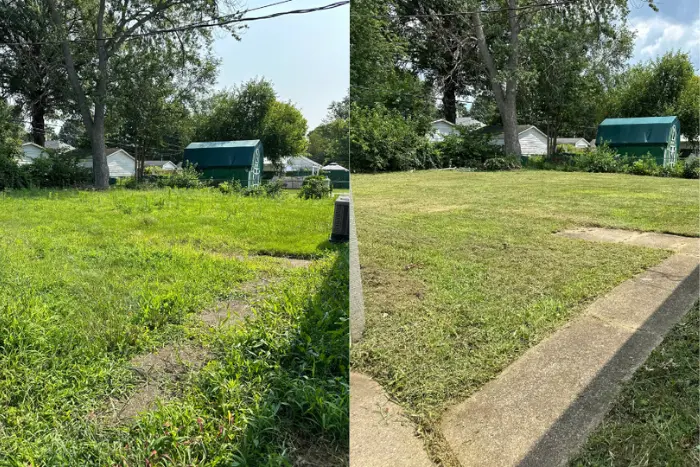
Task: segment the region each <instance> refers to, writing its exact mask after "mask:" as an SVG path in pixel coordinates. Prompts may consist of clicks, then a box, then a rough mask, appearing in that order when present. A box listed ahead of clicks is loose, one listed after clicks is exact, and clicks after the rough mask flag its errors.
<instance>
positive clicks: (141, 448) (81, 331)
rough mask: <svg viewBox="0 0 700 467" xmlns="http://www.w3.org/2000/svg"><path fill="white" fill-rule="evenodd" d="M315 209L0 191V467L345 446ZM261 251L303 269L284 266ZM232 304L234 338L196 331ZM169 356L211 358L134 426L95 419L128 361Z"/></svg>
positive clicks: (157, 195)
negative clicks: (166, 350) (307, 261)
mask: <svg viewBox="0 0 700 467" xmlns="http://www.w3.org/2000/svg"><path fill="white" fill-rule="evenodd" d="M332 208H333V206H332V200H328V201H327V202H320V203H313V204H312V205H309V204H308V203H304V202H303V201H301V200H298V199H296V197H292V196H283V197H281V198H276V199H269V198H245V197H222V196H221V195H220V194H219V193H218V192H216V191H215V190H213V189H209V190H180V189H170V190H149V191H127V190H113V191H110V192H104V193H100V192H81V191H75V190H64V191H63V190H62V191H54V192H47V191H42V190H34V191H18V192H10V193H5V195H4V196H3V197H2V198H0V225H1V226H2V227H1V228H2V234H3V235H2V236H1V237H0V258H2V261H3V268H1V269H0V375H2V377H0V407H2V408H3V410H0V432H1V433H2V436H0V453H2V456H0V457H2V459H3V462H5V461H7V462H8V463H9V464H12V465H20V464H21V465H26V464H29V463H31V464H33V465H67V466H71V465H75V466H79V465H136V464H139V465H142V464H144V463H150V464H151V465H159V464H161V465H173V464H174V465H188V464H197V465H235V464H236V463H239V464H240V465H265V464H285V463H290V462H293V460H294V458H295V456H297V455H299V450H300V449H303V448H304V446H307V445H308V444H309V443H310V444H311V445H313V446H317V447H319V449H324V450H325V451H324V452H326V453H327V455H328V456H331V457H332V456H334V455H336V454H337V453H342V452H345V451H347V449H346V447H345V446H346V444H347V436H346V435H347V433H346V432H347V381H348V377H347V367H348V363H347V342H348V339H347V309H348V305H347V301H348V298H347V294H348V288H347V250H346V249H344V248H339V247H336V246H330V245H328V243H327V241H326V239H327V236H328V232H329V231H330V226H331V221H332ZM263 251H264V252H268V253H271V254H275V255H279V256H285V255H289V256H304V257H315V258H317V259H316V261H315V262H314V265H313V266H312V267H310V268H308V269H306V268H299V269H293V268H290V267H285V266H284V265H283V263H282V262H281V260H280V259H278V258H274V257H265V256H258V255H257V254H258V252H263ZM263 278H264V279H265V280H266V281H267V282H266V283H267V285H266V286H265V287H264V288H262V289H260V290H259V291H258V292H256V293H253V294H252V295H251V292H250V290H251V289H250V286H249V285H248V284H254V283H262V282H261V281H262V280H263ZM343 284H345V285H344V286H343ZM243 297H250V299H251V300H252V302H251V303H252V308H253V314H254V319H251V320H249V321H248V322H247V323H246V325H245V326H235V327H222V328H209V327H208V326H206V325H204V324H202V322H201V320H199V318H198V315H199V313H201V312H202V311H204V310H206V309H210V308H212V307H214V306H215V305H216V304H217V303H219V302H221V301H226V300H231V299H236V300H241V299H243ZM173 343H188V345H194V346H199V347H203V348H205V349H206V355H210V356H211V357H210V359H208V360H207V362H206V365H205V366H204V368H203V369H202V370H200V371H198V372H193V373H191V374H187V375H186V377H183V378H181V379H178V380H176V381H174V382H173V383H172V384H173V387H167V388H164V391H165V393H167V394H168V395H169V398H168V399H167V400H164V401H163V402H162V403H160V404H158V405H156V406H154V407H152V408H151V409H149V410H148V411H146V412H145V413H144V414H142V415H140V416H138V417H137V418H135V419H133V420H129V421H128V422H125V423H123V424H116V423H114V422H113V421H111V420H110V419H108V417H106V415H105V414H107V413H109V412H110V410H112V408H111V407H112V404H113V402H114V401H118V400H126V399H128V398H129V397H130V396H132V395H133V394H134V393H135V392H137V391H138V388H139V385H141V384H143V383H142V377H141V375H139V374H138V372H136V371H134V370H133V369H132V366H133V365H132V364H131V361H132V360H133V359H134V358H136V357H137V356H140V355H145V354H148V353H152V352H156V351H157V350H158V349H160V348H163V347H164V346H169V345H171V344H173ZM343 349H344V351H343ZM110 401H112V402H110ZM344 417H345V418H344ZM341 460H342V456H341Z"/></svg>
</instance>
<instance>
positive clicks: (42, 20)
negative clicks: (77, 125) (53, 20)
mask: <svg viewBox="0 0 700 467" xmlns="http://www.w3.org/2000/svg"><path fill="white" fill-rule="evenodd" d="M49 18H50V14H49V11H48V6H47V3H46V1H45V0H0V88H4V90H5V92H6V94H8V95H11V96H12V97H13V98H14V99H15V101H16V102H18V103H19V104H20V105H21V107H22V108H23V109H24V112H25V113H26V114H27V115H28V116H29V120H28V123H30V125H31V129H30V135H31V139H32V141H33V142H34V143H36V144H39V145H41V146H43V145H44V142H45V140H46V133H47V131H49V130H48V129H47V127H46V119H47V118H49V117H52V116H56V114H58V113H60V111H61V110H62V109H63V108H64V106H65V100H66V93H65V90H66V88H67V86H68V82H67V76H66V73H65V68H64V67H63V64H62V60H61V47H60V45H59V44H57V43H56V42H54V41H55V39H56V37H54V36H53V35H52V28H51V27H50V26H51V25H50V19H49Z"/></svg>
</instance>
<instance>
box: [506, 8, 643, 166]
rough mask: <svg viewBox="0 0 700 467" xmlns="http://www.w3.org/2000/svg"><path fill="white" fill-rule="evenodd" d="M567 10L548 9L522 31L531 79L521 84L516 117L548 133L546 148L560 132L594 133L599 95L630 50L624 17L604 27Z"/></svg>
mask: <svg viewBox="0 0 700 467" xmlns="http://www.w3.org/2000/svg"><path fill="white" fill-rule="evenodd" d="M579 14H585V12H581V11H579V10H573V11H571V12H569V13H568V14H561V12H558V11H555V10H550V9H544V10H542V11H539V12H538V13H537V14H536V15H537V17H536V19H535V21H534V22H533V24H532V25H531V26H530V27H529V28H528V29H527V30H526V31H524V32H523V33H522V38H523V41H522V42H523V44H522V45H523V51H522V55H523V65H524V66H525V67H526V68H527V69H528V71H529V73H528V75H527V79H525V80H522V81H521V83H520V89H521V91H520V92H519V94H518V117H519V118H523V119H525V121H527V123H531V124H534V125H537V126H538V127H539V128H541V129H543V130H545V132H546V133H547V135H548V136H549V144H548V152H549V153H550V154H551V153H552V152H554V151H555V149H556V146H557V138H558V136H559V135H560V134H561V132H562V130H564V131H567V132H568V133H569V134H571V135H578V136H583V135H585V136H586V137H593V135H594V133H595V126H596V123H597V121H596V111H597V105H598V104H599V97H598V96H601V95H603V94H604V92H605V90H606V87H607V86H609V84H610V82H611V79H612V77H613V76H614V75H615V74H616V73H619V72H620V71H621V70H622V68H623V67H624V64H625V63H626V61H627V59H628V58H629V57H630V56H631V53H632V44H633V43H632V33H631V32H630V31H629V29H628V28H627V26H626V24H625V22H624V21H622V22H615V23H612V24H608V25H606V27H605V28H601V27H600V25H598V24H595V23H591V22H588V21H585V20H583V19H582V18H580V17H579Z"/></svg>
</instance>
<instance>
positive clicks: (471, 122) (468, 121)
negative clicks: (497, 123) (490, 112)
mask: <svg viewBox="0 0 700 467" xmlns="http://www.w3.org/2000/svg"><path fill="white" fill-rule="evenodd" d="M456 123H457V125H464V126H478V127H479V128H481V127H483V126H484V124H483V123H481V122H480V121H479V120H477V119H475V118H471V117H457V122H456Z"/></svg>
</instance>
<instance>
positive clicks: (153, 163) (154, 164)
mask: <svg viewBox="0 0 700 467" xmlns="http://www.w3.org/2000/svg"><path fill="white" fill-rule="evenodd" d="M143 164H144V166H146V167H163V166H164V165H166V164H172V165H173V166H174V165H175V164H173V163H172V162H171V161H143Z"/></svg>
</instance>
